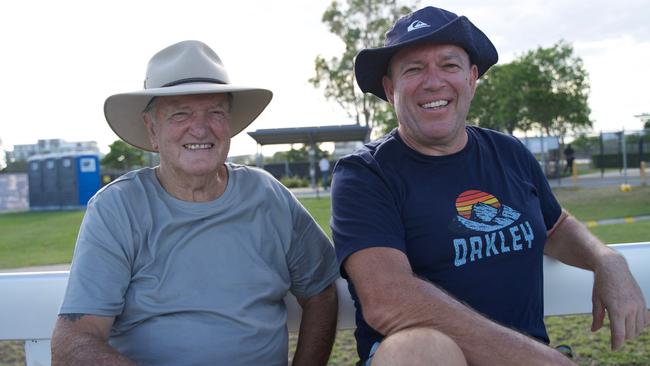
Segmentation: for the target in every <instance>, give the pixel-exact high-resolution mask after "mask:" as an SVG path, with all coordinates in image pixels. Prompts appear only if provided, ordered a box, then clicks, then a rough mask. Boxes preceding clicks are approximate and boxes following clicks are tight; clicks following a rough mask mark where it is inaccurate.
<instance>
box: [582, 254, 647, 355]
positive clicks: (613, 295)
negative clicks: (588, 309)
mask: <svg viewBox="0 0 650 366" xmlns="http://www.w3.org/2000/svg"><path fill="white" fill-rule="evenodd" d="M592 302H593V311H592V315H593V323H592V325H591V331H592V332H595V331H597V330H598V329H600V328H601V327H602V326H603V320H604V318H605V311H607V313H608V314H609V322H610V330H611V334H612V338H611V344H612V349H613V350H618V349H619V348H621V346H622V345H623V342H624V341H625V340H627V339H633V338H636V337H638V336H639V334H641V332H642V331H643V329H644V328H645V327H646V326H648V324H650V315H649V313H648V311H647V310H646V309H647V306H646V303H645V299H644V298H643V294H642V293H641V289H640V288H639V285H638V284H637V283H636V281H635V280H634V278H633V277H632V274H631V273H630V270H629V269H628V266H627V263H626V262H625V259H624V258H623V257H621V256H620V255H619V254H617V253H612V254H611V255H608V256H607V257H606V258H604V260H603V261H602V262H601V265H600V266H599V267H598V268H596V269H595V270H594V289H593V297H592Z"/></svg>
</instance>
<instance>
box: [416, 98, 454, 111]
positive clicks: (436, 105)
mask: <svg viewBox="0 0 650 366" xmlns="http://www.w3.org/2000/svg"><path fill="white" fill-rule="evenodd" d="M447 104H449V101H448V100H446V99H438V100H434V101H432V102H428V103H424V104H420V107H422V108H424V109H440V108H443V107H445V106H447Z"/></svg>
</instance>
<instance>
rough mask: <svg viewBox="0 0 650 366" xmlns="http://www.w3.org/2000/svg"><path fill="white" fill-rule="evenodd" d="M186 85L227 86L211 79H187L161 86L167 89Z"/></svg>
mask: <svg viewBox="0 0 650 366" xmlns="http://www.w3.org/2000/svg"><path fill="white" fill-rule="evenodd" d="M188 83H215V84H227V83H224V82H223V81H221V80H219V79H212V78H187V79H180V80H176V81H172V82H170V83H167V84H165V85H163V86H162V87H163V88H166V87H169V86H176V85H180V84H188Z"/></svg>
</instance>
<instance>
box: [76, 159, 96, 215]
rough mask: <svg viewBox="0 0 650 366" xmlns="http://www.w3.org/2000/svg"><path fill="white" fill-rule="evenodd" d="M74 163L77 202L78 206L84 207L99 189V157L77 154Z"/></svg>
mask: <svg viewBox="0 0 650 366" xmlns="http://www.w3.org/2000/svg"><path fill="white" fill-rule="evenodd" d="M75 162H76V170H77V199H78V201H77V202H78V204H79V205H80V206H85V205H86V204H88V200H90V198H91V197H92V196H93V195H95V193H97V191H98V190H99V188H100V187H101V179H100V172H99V156H97V155H94V154H79V155H78V156H76V158H75Z"/></svg>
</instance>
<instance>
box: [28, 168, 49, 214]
mask: <svg viewBox="0 0 650 366" xmlns="http://www.w3.org/2000/svg"><path fill="white" fill-rule="evenodd" d="M27 182H28V187H29V206H30V207H33V208H36V207H43V206H45V197H44V195H43V157H42V156H32V157H30V158H29V159H27Z"/></svg>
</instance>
